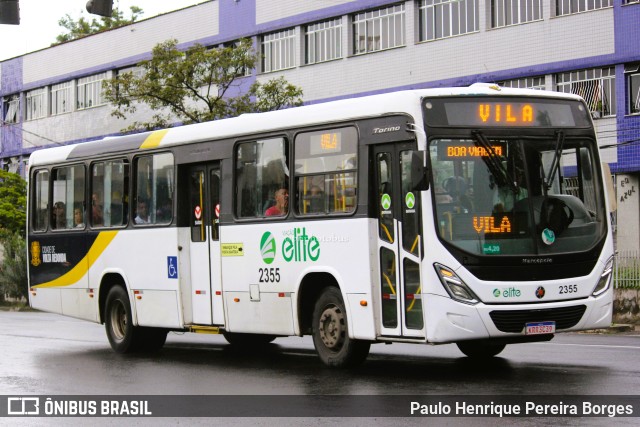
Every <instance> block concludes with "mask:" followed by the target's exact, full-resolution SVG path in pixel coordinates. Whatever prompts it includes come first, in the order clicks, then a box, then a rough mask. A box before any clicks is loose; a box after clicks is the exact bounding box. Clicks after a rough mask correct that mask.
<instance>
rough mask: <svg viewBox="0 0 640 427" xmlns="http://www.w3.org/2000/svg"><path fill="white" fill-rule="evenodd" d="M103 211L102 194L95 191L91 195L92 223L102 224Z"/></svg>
mask: <svg viewBox="0 0 640 427" xmlns="http://www.w3.org/2000/svg"><path fill="white" fill-rule="evenodd" d="M102 221H103V213H102V204H101V203H100V195H99V194H98V193H93V195H92V196H91V224H92V225H102Z"/></svg>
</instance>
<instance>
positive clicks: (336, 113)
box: [29, 83, 582, 167]
mask: <svg viewBox="0 0 640 427" xmlns="http://www.w3.org/2000/svg"><path fill="white" fill-rule="evenodd" d="M440 96H536V97H551V98H561V99H567V100H581V99H582V98H580V97H579V96H577V95H572V94H565V93H561V92H551V91H542V90H533V89H511V88H502V87H498V86H497V85H493V84H487V83H476V84H473V85H471V86H469V87H454V88H438V89H416V90H404V91H398V92H390V93H384V94H378V95H370V96H363V97H358V98H349V99H343V100H339V101H332V102H326V103H318V104H312V105H306V106H302V107H296V108H289V109H284V110H277V111H270V112H265V113H253V114H243V115H240V116H238V117H234V118H229V119H221V120H215V121H211V122H205V123H196V124H191V125H185V126H179V127H174V128H168V129H165V130H160V131H153V132H144V133H139V134H133V135H125V136H119V137H108V138H103V139H99V140H95V141H90V142H85V143H81V144H74V145H65V146H60V147H53V148H46V149H43V150H38V151H35V152H34V153H33V154H31V157H30V159H29V165H30V167H31V166H39V165H45V164H53V163H58V162H64V161H67V160H70V159H72V158H84V157H91V155H96V156H97V155H101V154H106V153H117V152H121V151H124V150H131V149H136V148H140V149H149V148H157V147H165V146H173V145H181V144H189V143H196V142H203V141H208V140H215V139H222V138H229V137H241V136H243V135H251V134H256V133H259V132H271V131H277V130H280V129H287V128H291V127H294V126H295V127H302V126H312V125H317V124H322V123H330V122H338V121H348V120H354V119H358V118H364V117H376V116H380V115H384V114H390V113H405V114H410V115H412V116H413V117H414V119H415V120H416V121H419V122H421V121H422V118H421V114H422V113H421V105H420V101H421V100H422V99H423V98H428V97H440ZM80 147H82V148H80ZM74 151H75V152H76V153H74Z"/></svg>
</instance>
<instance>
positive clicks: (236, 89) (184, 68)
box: [103, 40, 302, 132]
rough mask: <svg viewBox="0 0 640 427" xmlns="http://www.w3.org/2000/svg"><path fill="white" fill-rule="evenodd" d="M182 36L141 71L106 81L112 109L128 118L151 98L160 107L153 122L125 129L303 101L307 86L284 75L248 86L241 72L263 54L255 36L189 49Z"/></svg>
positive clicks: (150, 103) (206, 118)
mask: <svg viewBox="0 0 640 427" xmlns="http://www.w3.org/2000/svg"><path fill="white" fill-rule="evenodd" d="M177 44H178V42H177V40H167V41H165V42H163V43H160V44H158V45H156V46H155V47H154V48H153V51H152V57H151V59H149V60H147V61H143V62H141V63H140V64H138V65H139V67H140V72H139V73H134V72H125V73H121V74H120V75H118V76H117V77H115V78H113V79H111V80H105V81H104V82H103V89H104V92H105V97H106V99H107V100H108V101H109V102H111V103H112V104H113V106H114V111H113V112H112V115H114V116H116V117H118V118H121V119H126V118H127V115H129V114H132V113H134V112H135V111H136V110H137V108H138V107H139V106H141V105H142V104H146V105H147V106H148V107H150V109H151V110H152V111H154V114H153V116H152V117H151V120H150V121H148V122H134V123H132V124H131V125H130V126H129V127H127V128H126V129H123V131H125V132H127V131H133V130H150V129H156V128H161V127H170V126H171V123H172V122H174V121H181V122H182V123H184V124H189V123H200V122H206V121H211V120H217V119H221V118H226V117H234V116H237V115H240V114H242V113H247V112H262V111H271V110H276V109H280V108H287V107H291V106H297V105H301V104H302V89H300V88H299V87H296V86H294V85H292V84H290V83H288V82H287V81H286V80H285V79H284V78H282V77H280V78H276V79H272V80H270V81H268V82H266V83H264V84H260V83H259V82H255V83H254V84H253V85H251V87H249V88H242V84H243V81H244V80H245V79H243V78H241V77H243V76H244V75H245V73H246V70H250V69H252V68H253V67H254V66H255V64H256V61H257V60H258V55H257V54H256V53H255V52H254V50H253V47H252V44H251V41H250V40H240V41H239V42H238V43H236V44H235V45H233V46H228V47H223V48H214V49H208V48H206V47H204V46H202V45H200V44H195V45H193V46H191V47H190V48H188V49H187V50H186V51H181V50H179V49H178V48H177Z"/></svg>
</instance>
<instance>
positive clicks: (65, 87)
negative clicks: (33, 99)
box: [49, 82, 71, 116]
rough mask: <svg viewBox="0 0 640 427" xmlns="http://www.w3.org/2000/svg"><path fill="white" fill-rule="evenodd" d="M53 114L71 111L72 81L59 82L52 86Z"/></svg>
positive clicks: (51, 103) (50, 97)
mask: <svg viewBox="0 0 640 427" xmlns="http://www.w3.org/2000/svg"><path fill="white" fill-rule="evenodd" d="M49 99H50V103H49V105H51V115H52V116H57V115H58V114H63V113H68V112H70V111H71V82H64V83H59V84H57V85H52V86H51V93H50V95H49Z"/></svg>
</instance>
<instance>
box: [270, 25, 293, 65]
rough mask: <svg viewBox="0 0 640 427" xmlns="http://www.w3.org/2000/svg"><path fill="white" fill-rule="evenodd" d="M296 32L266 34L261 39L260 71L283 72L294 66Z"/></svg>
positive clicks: (290, 30)
mask: <svg viewBox="0 0 640 427" xmlns="http://www.w3.org/2000/svg"><path fill="white" fill-rule="evenodd" d="M295 37H296V30H295V29H293V28H291V29H289V30H284V31H280V32H277V33H272V34H267V35H265V36H264V37H263V38H262V71H263V72H264V73H269V72H271V71H278V70H284V69H286V68H293V67H295V66H296V54H295V49H296V46H295V45H296V38H295Z"/></svg>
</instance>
